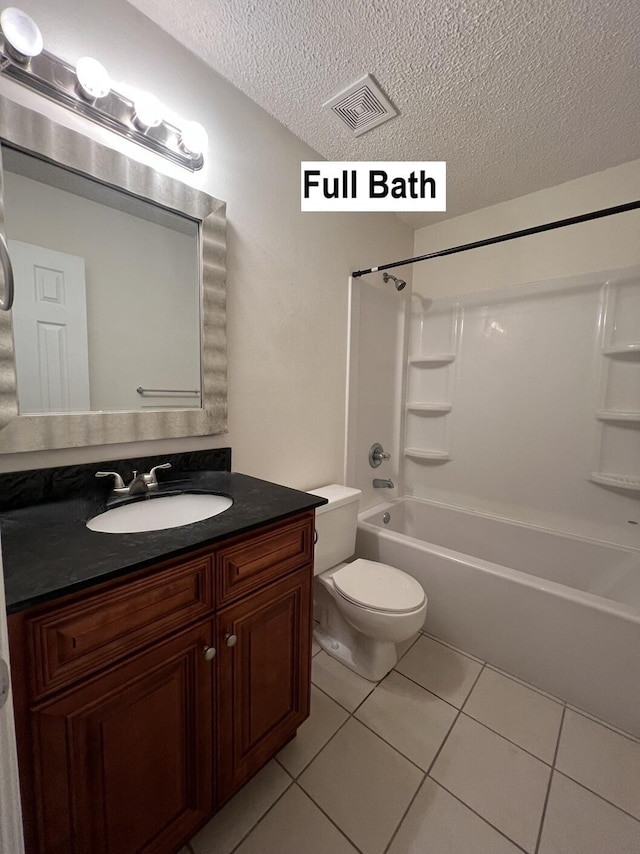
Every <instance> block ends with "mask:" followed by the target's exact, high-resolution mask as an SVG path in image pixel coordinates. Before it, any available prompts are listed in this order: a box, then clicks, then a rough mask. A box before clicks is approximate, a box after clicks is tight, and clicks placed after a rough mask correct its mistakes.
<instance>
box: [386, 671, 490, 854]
mask: <svg viewBox="0 0 640 854" xmlns="http://www.w3.org/2000/svg"><path fill="white" fill-rule="evenodd" d="M483 670H484V664H483V665H482V667H481V668H480V671H479V672H478V675H477V676H476V678H475V680H474V683H473V685H472V686H471V690H470V691H469V694H471V691H473V689H474V688H475V686H476V682H477V681H478V679H479V678H480V673H482V671H483ZM401 675H402V674H401ZM411 681H413V680H411ZM416 684H417V683H416ZM421 687H422V686H421ZM424 690H426V688H425V689H424ZM429 693H431V692H429ZM465 702H466V701H465ZM449 705H451V704H449ZM452 708H454V709H456V707H455V706H452ZM456 712H457V714H456V716H455V718H454V719H453V720H452V721H451V726H450V727H449V729H448V730H447V732H446V734H445V736H444V738H443V739H442V742H441V743H440V747H439V748H438V749H437V750H436V753H435V756H434V757H433V759H432V760H431V763H430V764H429V767H428V768H427V771H426V774H425V776H424V778H423V780H422V783H420V785H419V786H418V788H417V789H416V792H415V794H414V796H413V797H412V798H411V800H410V801H409V803H408V805H407V808H406V810H405V811H404V812H403V813H402V817H401V818H400V821H399V822H398V824H397V826H396V829H395V830H394V832H393V835H392V837H391V839H390V840H389V844H388V845H387V847H386V848H385V854H386V852H387V851H388V850H389V848H390V846H391V844H392V842H393V840H394V839H395V838H396V836H397V834H398V831H399V830H400V827H401V826H402V823H403V822H404V820H405V818H406V817H407V814H408V812H409V810H410V809H411V806H412V805H413V802H414V801H415V799H416V798H417V796H418V792H419V791H420V789H421V788H422V787H423V786H424V781H425V780H426V779H427V777H428V776H429V774H430V772H431V769H432V768H433V766H434V765H435V763H436V762H437V760H438V757H439V756H440V754H441V753H442V749H443V747H444V746H445V744H446V743H447V740H448V738H449V735H450V734H451V730H452V729H453V728H454V726H455V725H456V722H457V720H458V718H459V717H460V715H461V714H462V711H461V710H460V709H456Z"/></svg>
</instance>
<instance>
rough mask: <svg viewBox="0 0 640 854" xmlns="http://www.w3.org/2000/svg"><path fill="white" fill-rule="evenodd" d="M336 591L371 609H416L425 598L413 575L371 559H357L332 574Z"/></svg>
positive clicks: (401, 610)
mask: <svg viewBox="0 0 640 854" xmlns="http://www.w3.org/2000/svg"><path fill="white" fill-rule="evenodd" d="M332 577H333V583H334V585H335V588H336V590H337V591H338V592H339V593H340V594H341V595H342V596H344V597H345V599H349V600H350V601H351V602H355V603H356V604H357V605H364V606H365V608H371V609H373V610H374V611H394V612H396V613H400V612H403V611H404V612H406V611H416V610H417V609H418V608H420V607H421V606H422V605H423V603H424V600H425V595H424V590H423V589H422V586H421V585H420V583H419V582H418V581H416V580H415V578H412V577H411V576H410V575H407V573H406V572H402V571H401V570H400V569H396V568H395V567H393V566H387V564H386V563H377V562H376V561H373V560H363V559H362V558H359V559H358V560H354V562H353V563H348V564H347V565H346V566H344V567H342V569H339V570H337V572H334V573H333V576H332Z"/></svg>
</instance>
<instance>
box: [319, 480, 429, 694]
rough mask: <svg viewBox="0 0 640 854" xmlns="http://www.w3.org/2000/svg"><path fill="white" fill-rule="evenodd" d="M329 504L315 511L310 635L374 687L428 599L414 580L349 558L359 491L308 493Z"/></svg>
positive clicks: (419, 621)
mask: <svg viewBox="0 0 640 854" xmlns="http://www.w3.org/2000/svg"><path fill="white" fill-rule="evenodd" d="M309 492H310V493H311V494H312V495H320V496H322V497H323V498H326V499H327V501H328V503H327V504H325V505H323V506H322V507H317V508H316V548H315V563H314V575H315V584H314V617H315V619H316V620H317V623H316V627H315V629H314V632H313V636H314V638H315V640H316V641H317V643H318V644H319V645H320V646H321V647H322V649H324V650H325V651H326V652H327V653H328V654H329V655H331V656H332V657H333V658H336V659H337V660H338V661H341V662H342V663H343V664H345V665H346V666H347V667H349V668H351V670H354V671H355V672H356V673H358V674H359V675H360V676H363V677H364V678H365V679H369V680H371V681H372V682H377V681H379V680H380V679H382V678H383V677H384V676H385V675H386V674H387V673H388V672H389V671H390V670H391V669H392V668H393V666H394V665H395V664H396V662H397V660H398V655H397V650H396V644H398V643H402V641H405V640H408V639H409V638H410V637H412V636H413V635H415V634H416V632H418V631H419V630H420V629H421V628H422V626H423V624H424V620H425V617H426V614H427V597H426V596H425V593H424V590H423V589H422V586H421V585H420V584H419V582H418V581H416V580H415V578H412V577H411V576H410V575H407V573H406V572H402V570H400V569H396V568H395V567H393V566H388V565H387V564H384V563H378V562H377V561H372V560H363V559H361V558H358V559H356V560H353V561H350V562H349V561H347V559H348V558H351V557H352V556H353V553H354V550H355V541H356V528H357V523H358V505H359V501H360V495H361V494H362V493H361V491H360V490H359V489H351V488H350V487H348V486H340V485H339V484H336V483H333V484H330V485H329V486H323V487H320V488H319V489H311V490H309Z"/></svg>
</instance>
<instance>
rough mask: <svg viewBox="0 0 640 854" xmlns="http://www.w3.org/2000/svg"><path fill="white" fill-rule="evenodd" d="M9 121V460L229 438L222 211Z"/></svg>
mask: <svg viewBox="0 0 640 854" xmlns="http://www.w3.org/2000/svg"><path fill="white" fill-rule="evenodd" d="M0 107H1V108H2V109H1V113H0V138H1V139H2V148H1V155H2V164H1V165H2V185H1V187H0V189H2V205H1V206H0V214H1V215H2V220H3V221H2V222H0V226H1V227H2V231H3V233H4V235H5V237H6V238H7V239H8V244H9V250H10V256H11V259H12V264H13V268H14V278H15V281H16V301H15V303H14V309H13V311H12V312H11V315H12V325H11V323H9V322H7V320H8V319H7V318H6V316H5V317H3V318H0V375H1V377H0V428H1V429H0V452H7V451H16V450H40V449H44V448H59V447H72V446H75V445H86V444H102V443H109V442H123V441H134V440H136V439H153V438H172V437H176V436H187V435H208V434H212V433H221V432H224V431H225V430H226V336H225V319H226V318H225V282H224V275H225V269H224V252H225V241H224V229H225V216H224V214H225V206H224V203H222V202H220V201H218V200H216V199H213V198H211V197H210V196H207V195H206V194H204V193H202V192H200V191H198V190H195V189H193V188H191V187H188V186H187V185H185V184H182V183H181V182H179V181H176V180H174V179H172V178H169V177H167V176H165V175H163V174H161V173H157V172H156V171H155V170H153V169H151V168H150V167H147V166H144V165H142V164H140V163H138V162H137V161H134V160H131V159H129V158H127V157H125V156H124V155H122V154H119V153H118V152H115V151H113V150H111V149H108V148H105V147H104V146H101V145H99V144H97V143H95V142H93V141H92V140H90V139H88V138H86V137H84V136H82V135H80V134H77V133H75V132H73V131H70V130H68V129H66V128H64V127H62V126H60V125H57V124H56V123H54V122H52V121H50V120H49V119H46V118H45V117H44V116H42V115H40V114H38V113H34V112H32V111H30V110H26V109H25V108H23V107H20V106H18V105H16V104H14V103H12V102H9V101H6V100H5V99H4V98H0ZM11 326H13V329H12V328H11ZM63 413H65V414H63Z"/></svg>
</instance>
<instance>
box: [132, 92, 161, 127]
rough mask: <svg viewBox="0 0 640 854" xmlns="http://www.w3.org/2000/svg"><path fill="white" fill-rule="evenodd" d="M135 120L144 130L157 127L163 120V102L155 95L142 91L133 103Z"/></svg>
mask: <svg viewBox="0 0 640 854" xmlns="http://www.w3.org/2000/svg"><path fill="white" fill-rule="evenodd" d="M133 109H134V117H133V120H134V121H135V123H136V124H137V125H139V126H140V127H141V128H142V129H143V130H147V129H148V128H157V127H158V125H159V124H160V122H161V121H162V104H161V103H160V101H159V100H158V99H157V98H156V96H155V95H151V94H149V92H140V93H139V94H138V95H136V99H135V101H134V103H133Z"/></svg>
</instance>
